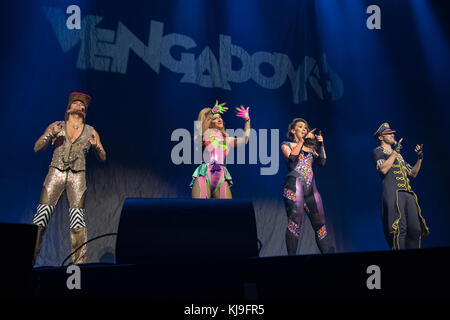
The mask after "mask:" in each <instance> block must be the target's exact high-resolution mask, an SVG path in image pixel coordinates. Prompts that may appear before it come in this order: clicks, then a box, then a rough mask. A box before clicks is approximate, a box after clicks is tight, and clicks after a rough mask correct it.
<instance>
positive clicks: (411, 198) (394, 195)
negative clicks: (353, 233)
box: [373, 122, 430, 249]
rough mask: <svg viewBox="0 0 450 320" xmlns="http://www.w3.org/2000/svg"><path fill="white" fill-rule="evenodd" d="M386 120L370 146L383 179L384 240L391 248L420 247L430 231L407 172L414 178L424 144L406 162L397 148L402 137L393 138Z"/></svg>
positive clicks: (400, 146) (392, 132) (400, 145)
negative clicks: (376, 143) (412, 161)
mask: <svg viewBox="0 0 450 320" xmlns="http://www.w3.org/2000/svg"><path fill="white" fill-rule="evenodd" d="M395 132H396V131H395V130H392V129H391V128H390V126H389V124H388V123H386V122H385V123H383V124H382V125H381V126H380V127H379V128H378V130H377V131H376V132H375V133H374V137H375V139H377V140H378V141H379V142H380V145H379V146H378V147H377V148H375V149H374V150H373V160H374V162H375V165H376V168H377V170H378V172H379V174H380V177H381V179H382V220H383V230H384V234H385V237H386V240H387V242H388V244H389V246H390V247H391V248H392V249H404V248H420V242H421V240H422V239H423V238H424V237H426V236H428V234H429V233H430V231H429V229H428V227H427V225H426V223H425V219H424V218H423V217H422V214H421V210H420V207H419V203H418V201H417V195H416V194H415V193H414V192H413V191H412V189H411V186H410V180H409V178H408V176H410V177H413V178H415V177H416V176H417V174H418V173H419V170H420V166H421V164H422V160H423V145H416V148H415V150H414V151H415V152H416V153H417V157H418V160H417V162H416V164H415V165H414V166H411V165H410V164H409V163H407V162H405V160H404V159H403V157H402V155H401V154H400V150H401V148H402V144H401V142H402V140H403V138H402V139H400V140H399V141H398V142H397V141H396V140H395V136H394V133H395Z"/></svg>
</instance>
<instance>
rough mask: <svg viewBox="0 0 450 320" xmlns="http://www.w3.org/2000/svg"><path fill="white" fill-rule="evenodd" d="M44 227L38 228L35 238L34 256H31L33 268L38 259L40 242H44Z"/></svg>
mask: <svg viewBox="0 0 450 320" xmlns="http://www.w3.org/2000/svg"><path fill="white" fill-rule="evenodd" d="M44 234H45V227H42V226H38V230H37V236H36V244H35V246H34V255H33V262H32V263H33V264H32V265H33V266H34V265H35V264H36V261H37V259H38V257H39V252H40V251H41V247H42V241H43V240H44Z"/></svg>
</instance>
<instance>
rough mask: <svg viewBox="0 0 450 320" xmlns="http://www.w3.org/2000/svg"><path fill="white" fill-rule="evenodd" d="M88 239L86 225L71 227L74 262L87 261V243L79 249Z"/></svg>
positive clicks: (81, 262)
mask: <svg viewBox="0 0 450 320" xmlns="http://www.w3.org/2000/svg"><path fill="white" fill-rule="evenodd" d="M86 241H87V232H86V227H81V228H76V229H70V247H71V249H72V253H73V254H72V262H73V264H83V263H86V252H87V248H86V245H84V246H83V247H81V248H80V249H79V250H78V251H76V252H74V251H75V250H77V249H78V248H79V247H80V246H81V245H82V244H83V243H85V242H86Z"/></svg>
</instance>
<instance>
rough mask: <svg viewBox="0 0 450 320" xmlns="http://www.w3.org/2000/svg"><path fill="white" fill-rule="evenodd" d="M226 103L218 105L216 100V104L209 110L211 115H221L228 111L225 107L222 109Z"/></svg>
mask: <svg viewBox="0 0 450 320" xmlns="http://www.w3.org/2000/svg"><path fill="white" fill-rule="evenodd" d="M226 104H227V103H226V102H222V103H219V101H217V100H216V104H215V105H214V107H212V108H211V113H212V114H216V113H220V114H223V113H224V112H226V111H227V110H228V108H227V107H224V105H226Z"/></svg>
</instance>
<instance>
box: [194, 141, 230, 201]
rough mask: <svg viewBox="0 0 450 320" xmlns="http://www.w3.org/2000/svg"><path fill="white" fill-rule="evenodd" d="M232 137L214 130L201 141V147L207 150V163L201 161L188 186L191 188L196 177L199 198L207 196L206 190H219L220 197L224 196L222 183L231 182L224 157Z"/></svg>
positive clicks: (224, 191)
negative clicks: (198, 185)
mask: <svg viewBox="0 0 450 320" xmlns="http://www.w3.org/2000/svg"><path fill="white" fill-rule="evenodd" d="M232 140H233V141H234V138H229V137H224V136H223V135H222V134H221V133H220V132H214V133H213V134H212V135H211V137H210V138H209V139H208V140H207V141H204V142H203V147H204V149H206V150H207V151H208V152H209V161H208V163H202V164H201V165H199V166H198V167H197V169H196V170H195V171H194V173H193V174H192V181H191V184H190V187H191V188H192V187H193V185H194V182H195V180H196V179H198V181H199V184H200V189H201V195H200V198H202V199H205V198H207V190H208V191H209V192H210V194H211V195H212V194H214V193H215V192H217V191H219V190H220V198H225V197H226V194H225V193H226V188H221V186H222V185H223V184H224V183H228V184H229V186H231V185H232V184H233V181H232V179H231V175H230V173H229V172H228V169H227V167H226V166H225V158H226V156H227V155H228V153H229V152H230V143H231V141H232Z"/></svg>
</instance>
